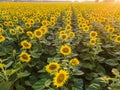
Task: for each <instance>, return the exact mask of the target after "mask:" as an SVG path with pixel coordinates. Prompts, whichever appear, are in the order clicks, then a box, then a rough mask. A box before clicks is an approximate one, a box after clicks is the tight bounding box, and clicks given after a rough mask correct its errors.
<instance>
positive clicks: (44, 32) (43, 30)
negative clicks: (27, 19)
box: [40, 26, 48, 34]
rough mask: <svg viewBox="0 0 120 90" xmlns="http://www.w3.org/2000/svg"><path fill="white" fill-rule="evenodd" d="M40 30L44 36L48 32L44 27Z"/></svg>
mask: <svg viewBox="0 0 120 90" xmlns="http://www.w3.org/2000/svg"><path fill="white" fill-rule="evenodd" d="M40 30H41V31H42V33H43V34H46V33H47V31H48V28H47V27H46V26H41V28H40Z"/></svg>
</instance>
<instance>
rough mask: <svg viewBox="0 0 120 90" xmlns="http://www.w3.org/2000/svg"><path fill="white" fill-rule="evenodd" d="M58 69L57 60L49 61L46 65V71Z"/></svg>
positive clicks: (50, 71)
mask: <svg viewBox="0 0 120 90" xmlns="http://www.w3.org/2000/svg"><path fill="white" fill-rule="evenodd" d="M59 69H60V64H58V63H57V62H51V63H49V64H48V65H47V66H46V71H47V72H49V73H52V72H54V71H57V70H59Z"/></svg>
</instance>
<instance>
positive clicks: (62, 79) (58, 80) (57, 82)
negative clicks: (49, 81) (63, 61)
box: [53, 70, 69, 87]
mask: <svg viewBox="0 0 120 90" xmlns="http://www.w3.org/2000/svg"><path fill="white" fill-rule="evenodd" d="M68 78H69V73H68V72H67V71H65V70H60V71H59V72H58V73H57V74H56V75H55V77H54V80H53V84H54V86H57V87H62V86H63V85H64V84H65V83H66V81H67V80H68Z"/></svg>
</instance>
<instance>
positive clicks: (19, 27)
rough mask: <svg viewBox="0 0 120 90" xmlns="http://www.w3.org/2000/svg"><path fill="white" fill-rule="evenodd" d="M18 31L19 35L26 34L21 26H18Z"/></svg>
mask: <svg viewBox="0 0 120 90" xmlns="http://www.w3.org/2000/svg"><path fill="white" fill-rule="evenodd" d="M16 28H17V31H18V33H19V34H23V33H24V29H23V28H22V27H21V26H17V27H16Z"/></svg>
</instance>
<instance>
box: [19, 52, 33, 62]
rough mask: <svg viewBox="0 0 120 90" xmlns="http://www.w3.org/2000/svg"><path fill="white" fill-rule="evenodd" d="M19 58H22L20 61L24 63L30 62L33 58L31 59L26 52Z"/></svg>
mask: <svg viewBox="0 0 120 90" xmlns="http://www.w3.org/2000/svg"><path fill="white" fill-rule="evenodd" d="M19 57H20V60H21V61H22V62H26V63H27V62H29V61H30V60H31V57H30V55H29V54H28V53H26V52H22V53H21V54H20V55H19Z"/></svg>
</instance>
